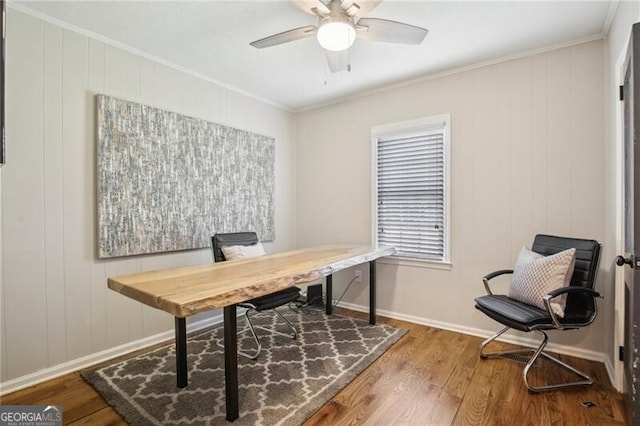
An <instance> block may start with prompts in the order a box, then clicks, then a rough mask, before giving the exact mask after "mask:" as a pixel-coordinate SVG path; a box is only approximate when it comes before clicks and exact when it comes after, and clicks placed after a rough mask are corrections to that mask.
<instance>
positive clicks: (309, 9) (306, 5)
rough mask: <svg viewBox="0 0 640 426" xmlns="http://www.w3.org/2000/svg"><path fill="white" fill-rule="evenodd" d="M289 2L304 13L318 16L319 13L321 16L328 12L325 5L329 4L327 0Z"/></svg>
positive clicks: (292, 0)
mask: <svg viewBox="0 0 640 426" xmlns="http://www.w3.org/2000/svg"><path fill="white" fill-rule="evenodd" d="M291 3H293V5H294V6H295V7H297V8H298V9H300V10H301V11H303V12H304V13H308V14H309V15H313V16H319V14H320V15H322V16H325V15H328V14H329V13H330V11H329V8H328V7H327V4H329V1H323V0H291ZM314 9H316V11H314Z"/></svg>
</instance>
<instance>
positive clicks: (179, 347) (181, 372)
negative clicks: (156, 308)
mask: <svg viewBox="0 0 640 426" xmlns="http://www.w3.org/2000/svg"><path fill="white" fill-rule="evenodd" d="M175 329H176V377H177V379H178V387H179V388H186V387H187V384H188V379H187V320H186V318H178V317H176V326H175Z"/></svg>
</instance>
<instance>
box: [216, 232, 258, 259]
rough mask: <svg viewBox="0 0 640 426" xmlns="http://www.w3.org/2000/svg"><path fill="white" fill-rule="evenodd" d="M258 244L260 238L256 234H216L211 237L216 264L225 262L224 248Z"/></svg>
mask: <svg viewBox="0 0 640 426" xmlns="http://www.w3.org/2000/svg"><path fill="white" fill-rule="evenodd" d="M253 244H258V236H257V235H256V233H255V232H233V233H228V234H215V235H214V236H213V237H211V249H212V250H213V260H214V262H224V261H225V260H227V259H225V258H224V253H222V247H224V246H250V245H253Z"/></svg>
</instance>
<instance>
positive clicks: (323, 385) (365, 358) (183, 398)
mask: <svg viewBox="0 0 640 426" xmlns="http://www.w3.org/2000/svg"><path fill="white" fill-rule="evenodd" d="M281 312H282V313H283V314H284V315H285V316H286V317H287V319H289V321H291V323H292V324H293V325H294V326H295V327H296V329H297V330H298V338H297V340H290V339H287V338H285V337H280V336H274V335H270V334H264V332H262V331H260V330H258V333H259V336H260V337H261V342H262V352H261V354H260V356H259V358H258V359H257V360H255V361H251V360H248V359H246V358H244V357H242V356H238V376H239V383H240V386H239V399H240V418H239V419H238V420H236V421H235V422H234V423H233V424H236V425H298V424H301V423H303V422H304V421H305V420H306V419H308V418H309V417H311V416H312V415H313V413H315V412H316V411H317V410H318V409H319V408H320V407H322V406H323V405H324V404H325V403H326V402H327V401H329V400H330V399H331V398H332V397H333V396H334V395H335V394H337V393H338V391H339V390H340V389H342V388H343V387H344V386H345V385H347V384H348V383H349V382H350V381H351V380H353V379H354V378H355V377H356V376H357V375H358V374H360V373H361V372H362V371H363V370H364V369H365V368H366V367H367V366H369V365H370V364H371V363H372V362H373V361H375V360H376V359H377V358H378V357H379V356H380V355H382V354H383V353H384V352H385V351H386V350H387V349H388V348H389V347H391V346H392V345H393V344H394V343H395V342H396V341H398V339H400V337H402V336H403V335H404V333H405V331H404V330H401V329H398V328H394V327H391V326H388V325H374V326H372V325H370V324H369V323H368V322H365V321H362V320H358V319H355V318H350V317H342V316H338V315H333V316H326V315H324V314H323V313H321V312H319V311H312V312H311V313H304V312H293V311H290V310H288V309H282V310H281ZM254 318H255V321H254V322H255V323H256V324H260V325H266V326H273V325H274V322H275V323H278V321H277V320H276V317H275V316H274V315H270V314H267V315H260V316H256V317H254ZM238 324H239V327H241V326H244V321H243V320H240V319H239V320H238ZM278 325H279V326H280V327H282V325H281V324H279V323H278ZM280 329H282V328H280ZM221 337H222V329H221V328H220V327H218V328H215V329H212V330H208V331H205V332H202V333H199V334H196V335H193V336H189V339H188V342H187V348H188V363H189V386H188V387H186V388H184V389H178V388H177V387H176V376H175V351H174V346H173V345H167V346H164V347H161V348H159V349H155V350H153V351H150V352H147V353H143V354H141V355H138V356H135V357H132V358H129V359H126V360H124V361H120V362H117V363H115V364H112V365H108V366H106V367H103V368H99V369H97V370H94V371H90V372H85V373H83V377H84V379H85V380H86V381H88V382H89V383H91V385H92V386H93V387H94V388H95V389H96V390H97V391H98V392H99V393H100V395H101V396H102V397H103V398H104V399H105V401H106V402H107V403H108V404H109V405H111V406H112V407H114V408H115V410H116V411H118V412H119V413H120V414H121V415H122V416H123V417H124V418H125V419H126V420H127V421H128V422H129V423H130V424H132V425H169V424H181V425H183V424H191V425H216V424H225V423H227V422H226V420H225V408H224V407H225V397H224V355H223V349H222V348H220V347H218V346H217V345H216V340H217V339H220V338H221ZM238 345H239V346H240V347H242V348H247V349H249V348H253V345H254V342H253V341H252V338H251V336H250V333H244V334H240V335H239V336H238Z"/></svg>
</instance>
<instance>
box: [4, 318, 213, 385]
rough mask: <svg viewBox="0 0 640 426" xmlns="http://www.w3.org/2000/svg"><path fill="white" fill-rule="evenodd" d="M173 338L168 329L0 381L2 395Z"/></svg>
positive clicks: (204, 323) (190, 327)
mask: <svg viewBox="0 0 640 426" xmlns="http://www.w3.org/2000/svg"><path fill="white" fill-rule="evenodd" d="M221 322H222V315H220V314H219V315H214V316H212V317H210V318H206V319H203V320H200V321H196V322H193V323H191V324H187V332H188V333H190V332H192V331H198V330H202V329H204V328H206V327H210V326H212V325H216V324H219V323H221ZM173 338H174V331H173V330H167V331H164V332H162V333H159V334H156V335H153V336H149V337H145V338H143V339H140V340H136V341H135V342H130V343H125V344H124V345H120V346H116V347H115V348H110V349H106V350H104V351H101V352H97V353H95V354H91V355H87V356H83V357H80V358H76V359H74V360H71V361H68V362H65V363H62V364H58V365H54V366H53V367H49V368H45V369H43V370H39V371H36V372H35V373H31V374H27V375H25V376H21V377H17V378H15V379H11V380H7V381H6V382H3V383H0V395H5V394H8V393H11V392H15V391H17V390H20V389H24V388H27V387H29V386H33V385H37V384H38V383H42V382H45V381H47V380H51V379H54V378H56V377H59V376H62V375H65V374H68V373H72V372H74V371H78V370H82V369H84V368H87V367H90V366H92V365H95V364H99V363H101V362H104V361H108V360H110V359H112V358H116V357H119V356H122V355H126V354H128V353H130V352H133V351H137V350H139V349H144V348H146V347H149V346H153V345H155V344H158V343H162V342H166V341H168V340H170V339H173Z"/></svg>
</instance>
